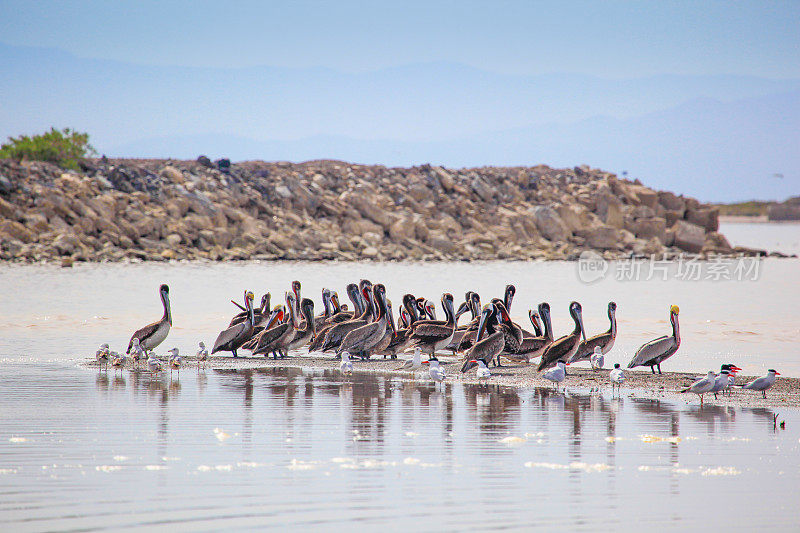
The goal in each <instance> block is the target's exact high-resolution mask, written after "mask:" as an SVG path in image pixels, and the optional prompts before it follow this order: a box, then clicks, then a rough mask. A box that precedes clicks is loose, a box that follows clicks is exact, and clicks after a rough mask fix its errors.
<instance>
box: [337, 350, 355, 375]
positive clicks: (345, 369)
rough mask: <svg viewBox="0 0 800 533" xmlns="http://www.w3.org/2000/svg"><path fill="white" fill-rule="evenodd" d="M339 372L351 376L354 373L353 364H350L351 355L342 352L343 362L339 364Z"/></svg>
mask: <svg viewBox="0 0 800 533" xmlns="http://www.w3.org/2000/svg"><path fill="white" fill-rule="evenodd" d="M339 370H341V371H342V374H344V375H345V376H349V375H351V374H352V373H353V363H351V362H350V353H348V352H342V362H341V363H339Z"/></svg>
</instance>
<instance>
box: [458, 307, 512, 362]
mask: <svg viewBox="0 0 800 533" xmlns="http://www.w3.org/2000/svg"><path fill="white" fill-rule="evenodd" d="M496 323H497V307H496V306H495V305H494V304H492V303H489V304H486V305H485V306H484V307H483V310H482V311H481V318H480V322H479V325H478V334H477V337H476V339H477V340H476V341H475V344H473V345H472V347H471V348H470V349H469V350H468V351H467V353H466V354H465V356H466V357H465V360H464V364H463V365H462V367H461V372H466V371H467V370H469V369H470V368H472V367H473V366H474V365H473V364H472V363H471V361H473V360H476V361H477V360H479V359H480V360H482V361H483V362H484V364H486V366H489V363H491V362H492V361H493V360H495V359H498V360H497V363H499V362H500V361H499V357H500V353H501V352H502V351H503V348H505V345H506V341H505V338H504V334H503V331H502V330H500V329H499V328H495V325H496Z"/></svg>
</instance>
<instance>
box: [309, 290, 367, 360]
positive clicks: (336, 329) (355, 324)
mask: <svg viewBox="0 0 800 533" xmlns="http://www.w3.org/2000/svg"><path fill="white" fill-rule="evenodd" d="M359 289H360V292H361V296H362V297H363V299H364V302H363V303H364V312H363V313H361V315H360V316H359V317H358V318H355V319H353V320H348V321H347V322H341V323H339V324H336V325H334V326H333V327H331V328H330V329H329V330H328V331H327V333H325V340H324V341H323V343H322V346H321V347H320V350H321V351H323V352H324V351H327V350H332V349H334V348H336V347H338V346H339V344H341V343H342V340H343V339H344V337H345V335H347V334H348V333H350V332H351V331H353V330H354V329H356V328H360V327H361V326H364V325H366V324H367V322H368V321H369V320H370V317H371V316H372V315H373V311H372V297H371V296H370V293H371V292H372V283H370V282H369V281H368V280H362V281H361V283H360V286H359ZM337 357H338V356H337Z"/></svg>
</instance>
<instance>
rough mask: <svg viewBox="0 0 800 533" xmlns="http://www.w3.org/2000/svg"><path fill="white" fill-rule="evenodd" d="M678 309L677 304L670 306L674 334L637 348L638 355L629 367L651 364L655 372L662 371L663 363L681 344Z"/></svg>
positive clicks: (670, 318) (670, 319)
mask: <svg viewBox="0 0 800 533" xmlns="http://www.w3.org/2000/svg"><path fill="white" fill-rule="evenodd" d="M679 311H680V309H678V306H677V305H673V306H672V307H670V308H669V321H670V322H671V323H672V336H666V335H665V336H663V337H659V338H657V339H655V340H652V341H650V342H648V343H646V344H645V345H643V346H642V347H641V348H639V349H638V350H636V355H634V356H633V359H631V362H630V363H628V368H634V367H637V366H649V367H650V370H651V371H652V372H653V374H655V373H656V370H655V369H656V367H658V373H659V374H660V373H661V363H663V362H664V361H665V360H666V359H667V358H668V357H670V356H671V355H672V354H674V353H675V352H677V351H678V348H679V347H680V345H681V333H680V326H679V324H678V313H679Z"/></svg>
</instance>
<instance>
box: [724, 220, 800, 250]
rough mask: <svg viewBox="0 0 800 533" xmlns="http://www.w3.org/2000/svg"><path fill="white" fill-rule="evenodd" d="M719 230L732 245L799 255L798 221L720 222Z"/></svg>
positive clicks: (799, 224) (799, 228) (799, 234)
mask: <svg viewBox="0 0 800 533" xmlns="http://www.w3.org/2000/svg"><path fill="white" fill-rule="evenodd" d="M719 231H720V233H722V234H723V235H725V236H726V237H727V238H728V241H730V243H731V244H732V245H733V246H748V247H751V248H761V249H766V250H768V251H770V252H772V251H777V252H783V253H785V254H787V255H791V254H796V255H800V222H780V223H775V222H771V223H757V224H753V223H749V222H733V223H723V224H720V228H719Z"/></svg>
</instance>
